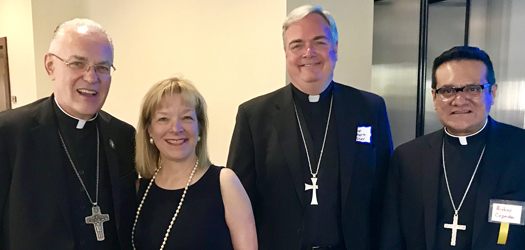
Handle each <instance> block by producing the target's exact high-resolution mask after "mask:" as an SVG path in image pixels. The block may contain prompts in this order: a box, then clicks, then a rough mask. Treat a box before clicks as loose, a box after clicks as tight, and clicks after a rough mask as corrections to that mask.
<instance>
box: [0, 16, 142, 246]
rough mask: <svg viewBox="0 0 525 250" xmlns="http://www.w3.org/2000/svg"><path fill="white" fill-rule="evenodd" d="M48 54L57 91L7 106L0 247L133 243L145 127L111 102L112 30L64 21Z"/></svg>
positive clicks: (2, 122)
mask: <svg viewBox="0 0 525 250" xmlns="http://www.w3.org/2000/svg"><path fill="white" fill-rule="evenodd" d="M44 61H45V62H44V63H45V69H46V71H47V74H48V75H49V77H50V79H51V80H52V81H54V91H53V94H52V95H51V96H50V97H47V98H43V99H40V100H38V101H36V102H34V103H31V104H29V105H26V106H23V107H20V108H17V109H14V110H7V111H4V112H2V113H0V249H130V248H131V246H130V244H131V226H132V223H133V218H134V212H135V211H136V201H135V195H134V193H135V185H134V182H135V179H136V178H137V174H136V173H135V171H134V164H133V156H134V144H133V141H134V132H135V131H134V129H133V127H132V126H131V125H129V124H127V123H124V122H122V121H120V120H118V119H116V118H115V117H113V116H111V115H109V114H108V113H106V112H104V111H101V108H102V106H103V104H104V102H105V100H106V97H107V95H108V92H109V87H110V84H111V76H112V73H113V72H114V71H115V67H114V66H113V44H112V42H111V38H110V37H109V36H108V35H107V33H106V32H105V31H104V29H103V28H102V27H101V26H100V25H99V24H97V23H95V22H93V21H91V20H88V19H73V20H70V21H67V22H64V23H62V24H60V25H59V26H58V27H57V29H56V30H55V33H54V36H53V39H52V41H51V44H50V47H49V51H48V53H47V54H46V55H45V59H44Z"/></svg>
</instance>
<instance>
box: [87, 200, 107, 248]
mask: <svg viewBox="0 0 525 250" xmlns="http://www.w3.org/2000/svg"><path fill="white" fill-rule="evenodd" d="M91 212H92V215H90V216H88V217H86V224H93V227H94V228H95V234H96V235H97V240H98V241H103V240H104V239H105V237H104V224H103V223H104V222H106V221H109V215H108V214H102V213H101V212H100V207H99V206H98V205H94V206H93V207H92V208H91Z"/></svg>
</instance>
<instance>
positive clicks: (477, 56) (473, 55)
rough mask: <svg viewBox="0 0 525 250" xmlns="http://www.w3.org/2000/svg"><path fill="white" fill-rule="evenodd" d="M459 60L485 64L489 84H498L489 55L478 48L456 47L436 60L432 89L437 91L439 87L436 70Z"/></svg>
mask: <svg viewBox="0 0 525 250" xmlns="http://www.w3.org/2000/svg"><path fill="white" fill-rule="evenodd" d="M459 60H475V61H481V62H483V63H484V64H485V66H487V81H488V83H490V85H494V84H496V78H495V77H494V67H493V66H492V61H490V57H489V55H488V54H487V53H485V51H483V50H481V49H479V48H477V47H471V46H456V47H453V48H452V49H449V50H447V51H445V52H443V53H442V54H441V55H440V56H438V57H436V59H434V65H433V66H432V89H436V86H437V80H436V69H437V68H438V67H439V66H441V64H443V63H446V62H450V61H459ZM489 90H490V89H489Z"/></svg>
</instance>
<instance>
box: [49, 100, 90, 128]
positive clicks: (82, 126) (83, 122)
mask: <svg viewBox="0 0 525 250" xmlns="http://www.w3.org/2000/svg"><path fill="white" fill-rule="evenodd" d="M54 99H55V103H56V104H57V106H58V108H59V109H60V110H61V111H62V112H64V114H66V115H67V116H69V117H71V118H73V119H75V120H78V122H77V127H76V128H77V129H83V128H84V125H86V122H90V121H93V120H95V119H96V118H97V116H98V112H97V113H96V114H95V116H94V117H93V118H91V119H89V120H83V119H80V118H76V117H74V116H72V115H70V114H68V113H67V112H66V111H65V110H63V109H62V107H60V104H58V102H57V99H56V98H54Z"/></svg>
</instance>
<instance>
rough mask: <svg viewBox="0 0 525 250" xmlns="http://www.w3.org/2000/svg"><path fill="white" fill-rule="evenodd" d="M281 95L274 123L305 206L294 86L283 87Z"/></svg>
mask: <svg viewBox="0 0 525 250" xmlns="http://www.w3.org/2000/svg"><path fill="white" fill-rule="evenodd" d="M280 95H281V96H280V97H278V98H277V100H276V102H275V111H273V113H272V118H273V124H274V126H275V129H276V131H277V136H278V138H279V143H280V144H281V147H282V149H283V153H284V157H285V158H286V162H287V163H288V167H289V169H290V174H291V175H292V180H293V182H294V184H295V189H296V191H297V196H298V197H299V200H300V201H301V205H302V206H303V207H304V206H305V204H304V202H305V201H304V200H303V195H302V194H303V193H304V182H303V174H302V171H301V159H300V157H299V155H300V154H299V147H300V146H301V144H300V143H299V142H301V141H302V139H301V138H299V136H298V134H297V133H298V131H297V129H298V128H297V121H296V117H295V110H294V104H293V97H292V86H291V84H288V86H286V87H284V88H282V91H280Z"/></svg>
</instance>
